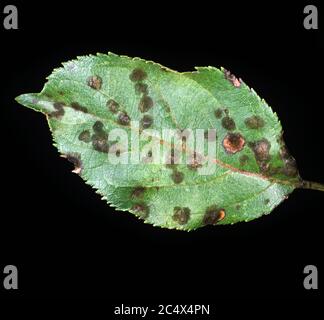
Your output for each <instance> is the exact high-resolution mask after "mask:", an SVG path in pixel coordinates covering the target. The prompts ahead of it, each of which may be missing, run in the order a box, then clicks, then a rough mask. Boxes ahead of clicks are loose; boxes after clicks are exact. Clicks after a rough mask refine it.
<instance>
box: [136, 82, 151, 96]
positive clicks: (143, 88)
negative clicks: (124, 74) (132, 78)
mask: <svg viewBox="0 0 324 320" xmlns="http://www.w3.org/2000/svg"><path fill="white" fill-rule="evenodd" d="M134 87H135V92H136V93H138V94H144V95H147V94H148V89H147V84H145V83H141V82H137V83H136V84H135V86H134Z"/></svg>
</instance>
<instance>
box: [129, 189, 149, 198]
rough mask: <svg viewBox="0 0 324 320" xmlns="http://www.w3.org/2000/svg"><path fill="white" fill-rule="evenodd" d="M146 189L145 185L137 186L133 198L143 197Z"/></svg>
mask: <svg viewBox="0 0 324 320" xmlns="http://www.w3.org/2000/svg"><path fill="white" fill-rule="evenodd" d="M145 190H146V189H145V188H144V187H136V188H135V189H134V190H133V192H132V198H142V197H143V195H144V192H145Z"/></svg>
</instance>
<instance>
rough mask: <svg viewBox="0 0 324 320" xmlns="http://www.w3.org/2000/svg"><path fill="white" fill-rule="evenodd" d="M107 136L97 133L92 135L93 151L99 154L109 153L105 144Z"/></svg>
mask: <svg viewBox="0 0 324 320" xmlns="http://www.w3.org/2000/svg"><path fill="white" fill-rule="evenodd" d="M107 138H108V135H107V134H106V135H102V134H101V133H97V134H94V135H92V137H91V140H92V146H93V149H94V150H96V151H99V152H103V153H107V152H108V151H109V145H108V143H107Z"/></svg>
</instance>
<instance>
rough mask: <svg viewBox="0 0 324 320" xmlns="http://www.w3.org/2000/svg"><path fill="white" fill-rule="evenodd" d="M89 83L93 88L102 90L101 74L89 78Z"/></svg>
mask: <svg viewBox="0 0 324 320" xmlns="http://www.w3.org/2000/svg"><path fill="white" fill-rule="evenodd" d="M87 84H88V86H89V87H90V88H92V89H95V90H100V89H101V85H102V79H101V77H99V76H91V77H89V78H88V79H87Z"/></svg>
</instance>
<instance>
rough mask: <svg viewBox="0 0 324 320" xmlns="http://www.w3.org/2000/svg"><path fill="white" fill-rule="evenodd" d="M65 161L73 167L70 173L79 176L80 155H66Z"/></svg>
mask: <svg viewBox="0 0 324 320" xmlns="http://www.w3.org/2000/svg"><path fill="white" fill-rule="evenodd" d="M66 159H67V160H68V161H70V162H71V163H73V165H74V170H72V172H74V173H76V174H79V173H80V172H81V170H82V162H81V155H80V154H79V153H68V154H67V155H66Z"/></svg>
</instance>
